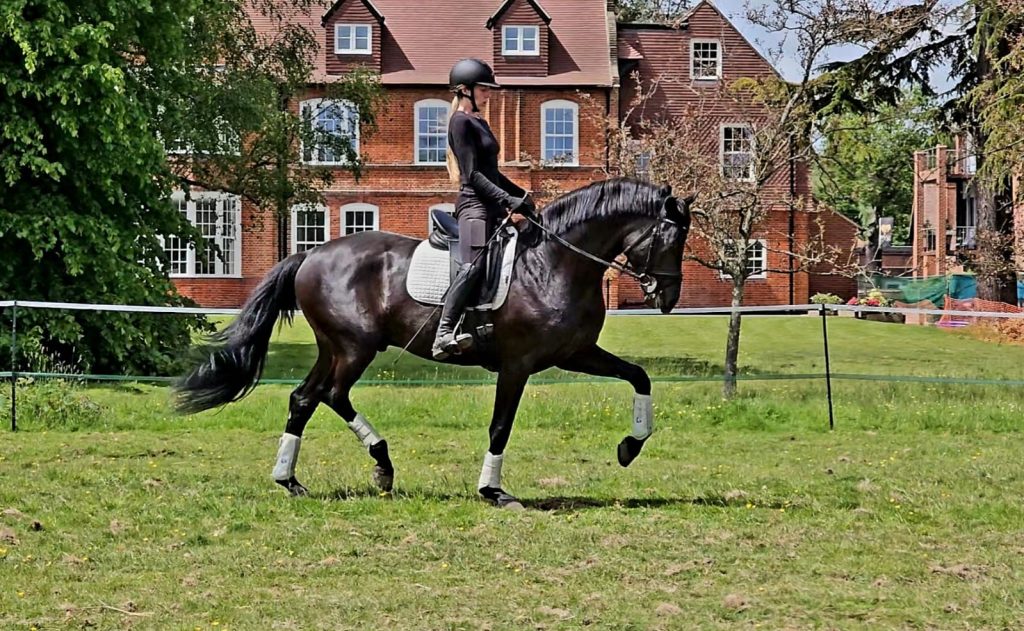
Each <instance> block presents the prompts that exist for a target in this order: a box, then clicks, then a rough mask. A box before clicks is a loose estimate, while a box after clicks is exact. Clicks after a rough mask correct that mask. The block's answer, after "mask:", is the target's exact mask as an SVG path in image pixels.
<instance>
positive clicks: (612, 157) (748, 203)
mask: <svg viewBox="0 0 1024 631" xmlns="http://www.w3.org/2000/svg"><path fill="white" fill-rule="evenodd" d="M656 89H657V87H652V88H651V89H649V90H648V91H646V92H641V93H640V94H639V95H638V96H637V99H636V101H635V102H634V103H632V104H631V106H630V111H629V112H627V113H626V115H625V116H623V117H622V119H620V120H616V119H615V118H612V119H609V120H608V121H607V123H606V125H607V130H608V131H607V134H606V136H607V137H608V139H609V164H610V170H611V172H612V174H615V175H626V176H640V177H644V178H647V179H650V180H651V181H654V182H658V183H668V184H670V185H672V187H673V190H674V191H676V192H677V193H678V194H681V195H688V194H694V195H695V196H696V198H695V201H694V206H693V223H692V225H691V229H690V238H689V240H688V242H687V251H686V253H684V257H685V259H686V260H689V261H694V262H696V263H698V264H700V265H703V266H704V267H707V268H709V269H712V270H715V271H716V272H718V273H719V274H720V275H721V276H722V278H724V279H726V280H728V281H729V283H730V285H731V298H730V305H731V306H732V307H733V311H732V313H731V314H730V318H729V329H728V335H727V339H726V347H725V382H724V384H723V395H724V396H726V397H731V396H732V395H734V394H735V392H736V380H737V375H738V372H739V370H738V360H739V349H740V333H741V326H742V313H741V312H740V311H739V307H740V306H741V305H742V303H743V298H744V294H745V290H746V286H747V282H748V280H749V279H750V278H751V277H753V276H756V275H759V274H760V273H762V272H775V273H788V272H789V271H791V270H789V269H779V268H772V267H771V266H770V264H769V262H768V259H769V256H768V255H769V254H770V253H771V254H774V255H780V257H786V258H788V259H789V260H790V261H791V262H792V266H793V268H792V271H794V272H797V271H801V270H806V269H808V268H810V267H812V266H815V265H818V264H821V263H823V262H826V261H827V260H828V259H829V257H830V256H832V255H833V254H834V253H833V252H832V251H830V250H829V249H828V248H827V247H826V246H825V241H824V232H823V230H824V227H823V225H822V223H821V222H819V221H817V215H816V212H817V210H816V208H815V206H814V204H813V203H812V201H811V200H809V199H806V198H803V197H801V196H799V195H797V194H782V195H780V190H786V189H785V182H786V181H787V179H788V178H789V175H790V173H789V170H790V168H793V169H799V168H802V165H806V164H807V163H809V161H810V157H811V154H812V152H813V147H812V145H811V143H810V138H809V136H808V135H807V134H806V133H805V132H806V124H807V118H806V117H807V115H808V110H807V108H806V107H805V106H804V105H803V104H802V103H801V102H800V98H801V92H800V91H799V89H798V88H796V87H794V86H791V85H789V84H787V83H785V82H783V81H782V80H781V79H778V78H776V77H770V78H765V79H759V80H750V79H745V80H740V81H736V82H734V83H733V84H731V85H729V86H726V87H723V88H722V89H721V90H720V91H719V92H717V93H715V94H713V96H712V95H708V98H707V99H705V101H704V102H700V103H698V104H697V105H695V106H693V108H692V109H691V110H690V111H687V112H685V113H684V114H682V115H679V116H674V117H667V116H661V115H659V114H657V113H655V111H654V109H653V108H647V107H646V105H647V103H648V101H649V99H650V98H651V95H652V94H653V93H654V91H655V90H656ZM723 110H725V111H732V112H747V118H746V119H745V120H744V121H743V124H741V125H737V126H735V127H731V128H729V129H727V130H725V131H724V132H723V134H725V143H726V146H725V147H724V149H723V154H722V156H721V157H720V153H719V122H720V121H721V114H720V112H722V111H723ZM640 112H644V114H643V115H642V116H641V115H639V113H640ZM723 158H724V161H723ZM790 209H792V210H793V211H794V212H796V213H800V214H801V216H802V217H804V218H805V219H806V221H801V224H802V226H803V227H804V228H805V229H801V228H798V230H800V231H801V234H802V236H803V239H802V241H803V243H802V244H801V245H800V246H799V247H796V246H794V247H789V246H788V245H784V246H780V245H779V244H782V243H785V244H788V243H792V242H793V241H791V240H790V237H791V236H792V235H791V234H790V233H789V232H788V231H786V230H778V229H774V228H773V227H772V226H771V225H770V222H769V221H768V219H769V218H770V217H771V216H772V215H773V214H775V213H777V212H779V211H786V210H790Z"/></svg>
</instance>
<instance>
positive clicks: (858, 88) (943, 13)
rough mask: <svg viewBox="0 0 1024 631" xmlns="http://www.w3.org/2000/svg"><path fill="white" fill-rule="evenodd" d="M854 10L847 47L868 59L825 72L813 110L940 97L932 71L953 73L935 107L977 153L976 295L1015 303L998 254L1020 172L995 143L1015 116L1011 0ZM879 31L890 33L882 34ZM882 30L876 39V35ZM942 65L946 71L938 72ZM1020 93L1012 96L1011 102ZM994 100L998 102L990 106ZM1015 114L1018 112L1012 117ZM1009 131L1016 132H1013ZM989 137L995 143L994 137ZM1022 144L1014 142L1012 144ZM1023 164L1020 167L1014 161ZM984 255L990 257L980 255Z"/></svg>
mask: <svg viewBox="0 0 1024 631" xmlns="http://www.w3.org/2000/svg"><path fill="white" fill-rule="evenodd" d="M822 4H825V5H830V6H831V5H834V4H835V2H834V0H810V1H808V0H799V1H796V2H793V3H790V6H788V7H784V8H783V9H784V11H783V12H785V13H788V14H789V15H799V16H803V15H805V14H806V12H807V11H808V9H809V7H808V5H815V6H813V7H810V10H812V11H813V10H816V9H820V5H822ZM856 4H857V10H855V11H847V12H846V13H845V14H843V16H842V19H843V20H844V22H845V24H846V27H847V32H848V33H850V34H852V35H854V37H853V38H851V40H850V41H852V42H854V43H857V44H859V45H861V46H862V47H863V49H864V51H865V52H864V53H863V54H861V55H859V56H857V57H856V58H855V59H853V60H850V61H844V62H835V63H830V64H826V65H825V66H824V70H825V74H826V75H827V76H828V77H829V81H827V82H824V83H823V85H827V86H828V87H829V88H831V89H830V90H829V91H828V92H827V93H826V92H823V93H822V94H821V96H820V98H819V101H818V103H817V105H818V107H819V111H823V112H825V111H829V110H836V109H844V108H854V109H856V110H863V109H865V108H867V109H872V108H875V107H877V106H878V105H880V104H883V103H890V104H891V103H894V102H895V101H896V99H897V97H898V95H899V94H900V93H901V91H902V90H903V89H904V88H905V87H906V86H908V85H913V86H918V87H919V88H920V89H921V90H922V91H923V92H924V94H925V95H927V96H936V94H935V90H934V89H933V87H932V86H931V73H932V72H934V71H936V70H942V71H945V72H949V74H950V76H951V78H952V79H953V81H954V83H955V85H954V88H953V89H952V90H951V91H950V92H949V93H948V94H947V95H943V96H944V98H943V101H942V103H941V108H942V111H943V112H944V114H945V118H946V121H947V125H948V128H949V129H950V131H953V132H957V133H966V134H968V135H969V136H970V138H971V143H972V145H973V147H974V149H975V152H976V154H977V162H978V178H977V179H976V182H975V197H976V199H977V209H978V217H977V219H978V247H977V251H976V254H977V256H976V257H975V260H976V261H986V262H988V263H993V262H997V261H1000V260H1002V263H999V264H998V265H994V266H991V265H988V263H986V267H987V268H991V270H993V271H992V273H988V272H987V271H984V273H980V274H979V278H978V281H979V282H978V295H979V297H981V298H984V299H988V300H1000V299H1002V300H1007V301H1011V302H1013V301H1015V296H1014V293H1015V291H1014V289H1015V279H1014V277H1013V276H1014V275H1013V274H1012V273H1011V272H1010V271H1009V270H1011V269H1012V267H1013V266H1012V265H1011V264H1010V263H1011V261H1010V259H1009V257H1010V253H1009V252H1008V251H1007V250H1006V248H1005V247H1003V244H1004V243H1005V242H1006V239H1005V236H1006V235H1010V234H1012V233H1013V230H1014V227H1013V215H1012V212H1011V209H1012V200H1010V199H1009V197H1008V192H1009V187H1008V182H1009V178H1010V176H1011V175H1012V173H1013V170H1014V169H1015V168H1017V167H1016V166H1015V165H1014V162H1013V161H1012V157H1013V153H1012V149H1013V148H1014V147H1016V146H1017V145H1018V142H1017V141H1016V140H1014V139H1013V138H1006V137H1003V139H1002V140H999V139H998V138H999V136H1000V135H1001V134H1000V131H999V130H1002V129H1008V131H1009V130H1012V129H1013V126H1012V124H1011V125H1010V126H1009V127H1008V128H1007V127H1004V124H1005V123H1006V122H1007V121H1009V120H1011V119H1013V117H1014V114H1015V113H1014V110H1013V103H1014V102H1016V103H1019V100H1018V99H1019V95H1020V83H1019V80H1015V78H1014V77H1015V76H1016V75H1015V74H1014V68H1015V67H1017V66H1016V64H1019V63H1020V62H1019V58H1020V57H1019V53H1017V52H1015V51H1018V50H1019V47H1020V34H1021V33H1022V32H1024V13H1022V11H1021V9H1020V3H1019V2H1016V1H1014V0H966V1H965V2H964V3H962V4H958V5H955V6H954V7H949V6H948V5H946V4H943V3H939V2H937V1H936V0H925V1H924V2H922V3H921V4H916V5H911V6H895V7H894V6H892V3H889V2H870V1H868V0H859V2H858V3H856ZM879 24H883V25H886V26H887V27H896V28H881V29H879V28H878V25H879ZM879 33H882V36H879ZM944 65H948V67H944ZM1015 95H1016V96H1015ZM993 99H994V100H993ZM1018 113H1019V110H1018ZM1010 133H1012V131H1011V132H1010ZM993 134H995V136H996V137H995V138H994V137H993ZM1018 138H1019V137H1018ZM1017 164H1019V162H1018V163H1017ZM986 249H989V250H990V251H983V250H986Z"/></svg>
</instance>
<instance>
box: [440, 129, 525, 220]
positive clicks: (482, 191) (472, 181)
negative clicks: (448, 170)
mask: <svg viewBox="0 0 1024 631" xmlns="http://www.w3.org/2000/svg"><path fill="white" fill-rule="evenodd" d="M448 144H449V145H450V146H451V148H452V151H453V152H454V153H455V159H456V160H457V161H458V163H459V171H460V172H461V177H460V182H461V184H462V186H463V188H469V189H470V190H472V191H473V192H474V193H476V194H477V196H478V197H480V198H481V199H482V200H484V201H486V202H490V203H491V204H493V205H496V206H498V207H501V208H504V207H506V206H507V205H508V202H509V197H510V196H512V197H523V196H524V195H526V192H525V191H524V190H523V189H522V188H520V187H519V186H517V185H516V184H515V183H513V182H512V181H511V180H509V179H508V178H507V177H505V176H504V175H502V174H501V172H500V171H499V170H498V151H499V148H500V147H499V145H498V139H497V138H495V137H494V133H493V132H492V131H491V128H490V126H488V125H487V121H485V120H484V119H482V118H479V117H477V116H471V115H469V114H466V113H465V112H461V111H459V112H455V114H453V115H452V118H451V120H450V121H449V122H448Z"/></svg>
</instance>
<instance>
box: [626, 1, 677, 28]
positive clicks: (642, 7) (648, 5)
mask: <svg viewBox="0 0 1024 631" xmlns="http://www.w3.org/2000/svg"><path fill="white" fill-rule="evenodd" d="M694 4H696V2H693V1H691V0H616V2H615V16H616V18H617V19H618V20H619V21H620V22H652V23H655V24H676V23H678V22H679V21H680V20H681V19H682V17H683V16H684V15H686V12H687V11H689V9H690V7H691V6H692V5H694Z"/></svg>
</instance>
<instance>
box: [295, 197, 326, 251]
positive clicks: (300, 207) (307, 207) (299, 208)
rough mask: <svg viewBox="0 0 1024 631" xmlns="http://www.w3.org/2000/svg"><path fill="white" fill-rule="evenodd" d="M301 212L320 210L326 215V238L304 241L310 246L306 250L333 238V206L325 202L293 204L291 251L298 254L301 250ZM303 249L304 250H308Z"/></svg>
mask: <svg viewBox="0 0 1024 631" xmlns="http://www.w3.org/2000/svg"><path fill="white" fill-rule="evenodd" d="M300 212H320V213H323V216H324V240H323V241H321V242H319V243H317V244H315V245H314V244H313V242H312V241H308V240H307V241H304V242H303V243H304V244H307V245H309V246H310V247H308V248H306V250H312V249H313V248H315V247H317V246H318V245H323V244H324V243H327V242H328V241H330V240H331V208H330V207H329V206H325V205H324V204H295V205H294V206H292V216H291V253H292V254H298V252H299V213H300ZM306 250H303V251H306Z"/></svg>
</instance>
